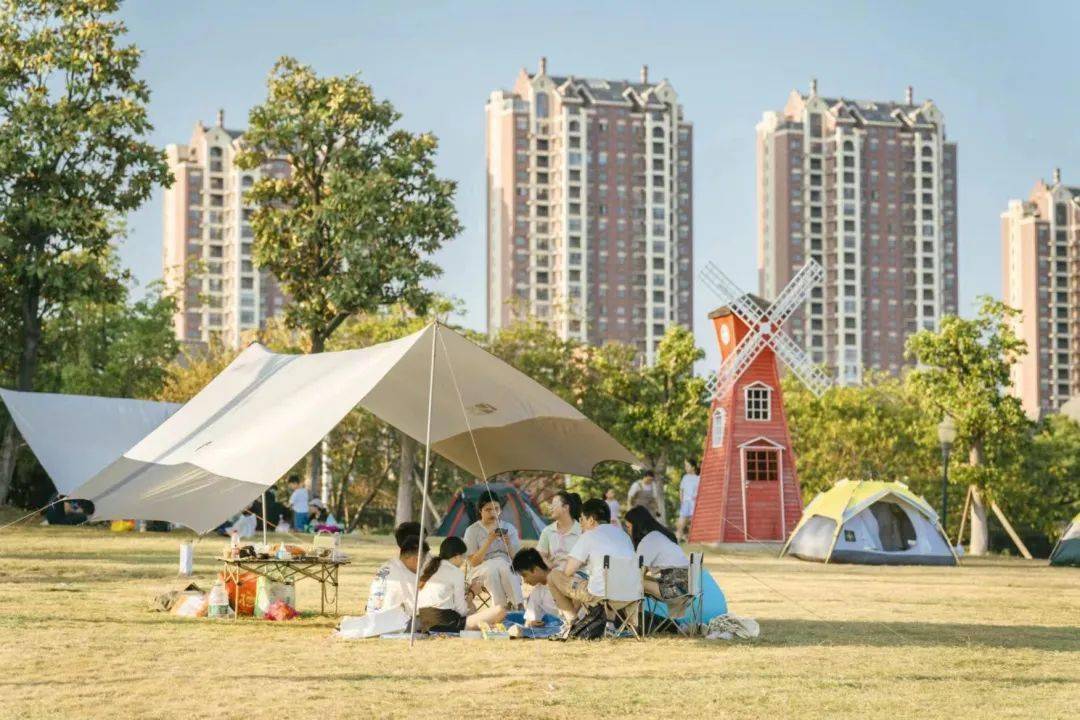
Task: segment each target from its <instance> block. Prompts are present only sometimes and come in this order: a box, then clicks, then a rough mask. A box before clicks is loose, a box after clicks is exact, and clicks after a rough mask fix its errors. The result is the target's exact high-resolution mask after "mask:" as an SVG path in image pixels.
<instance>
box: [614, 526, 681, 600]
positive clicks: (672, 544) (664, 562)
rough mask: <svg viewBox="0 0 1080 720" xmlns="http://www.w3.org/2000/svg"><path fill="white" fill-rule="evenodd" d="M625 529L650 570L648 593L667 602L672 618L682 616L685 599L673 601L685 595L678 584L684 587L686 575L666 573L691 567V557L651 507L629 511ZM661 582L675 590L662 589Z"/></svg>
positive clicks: (646, 590) (646, 579)
mask: <svg viewBox="0 0 1080 720" xmlns="http://www.w3.org/2000/svg"><path fill="white" fill-rule="evenodd" d="M626 529H627V532H629V533H630V539H631V540H632V541H633V543H634V547H635V548H636V550H637V555H638V557H639V558H641V564H642V565H644V566H645V568H646V570H647V571H648V572H647V575H646V577H645V594H646V595H649V596H650V597H654V598H656V599H658V600H664V601H665V602H666V603H667V605H668V615H669V616H670V617H681V616H682V615H683V613H684V612H685V609H686V604H687V602H686V600H683V599H679V600H676V601H674V602H672V601H671V600H670V598H672V596H673V595H680V594H683V593H682V592H680V588H679V586H678V583H683V584H685V582H686V573H685V572H682V573H679V572H675V573H672V572H670V571H669V572H666V573H665V572H663V571H665V570H669V569H670V568H681V569H685V568H689V567H690V558H688V557H687V556H686V553H685V552H683V549H682V548H681V547H679V543H678V542H677V541H676V540H675V534H674V533H673V532H671V531H670V530H668V529H667V528H666V527H664V526H663V525H662V524H661V523H660V521H659V520H657V519H656V517H655V516H654V515H653V514H652V513H651V512H649V510H648V508H645V507H643V506H641V505H635V506H634V507H632V508H630V510H629V511H627V513H626ZM662 582H664V583H668V584H671V585H672V587H670V588H669V587H665V588H663V589H662V588H661V587H660V585H661V583H662ZM683 592H684V591H683Z"/></svg>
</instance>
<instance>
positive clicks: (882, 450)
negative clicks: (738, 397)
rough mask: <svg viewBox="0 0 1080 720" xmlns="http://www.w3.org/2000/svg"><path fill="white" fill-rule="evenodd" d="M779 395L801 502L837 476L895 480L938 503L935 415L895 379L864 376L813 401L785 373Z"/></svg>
mask: <svg viewBox="0 0 1080 720" xmlns="http://www.w3.org/2000/svg"><path fill="white" fill-rule="evenodd" d="M783 391H784V407H785V410H786V412H787V417H788V425H789V428H790V430H791V440H792V445H793V450H794V453H795V457H796V460H797V464H798V474H799V484H800V486H801V487H802V492H803V498H804V499H805V500H810V499H811V498H813V497H814V496H815V495H816V494H817V493H819V492H822V491H824V490H827V489H829V488H830V487H832V486H833V484H834V483H835V482H836V481H837V480H840V479H842V478H850V479H852V480H870V479H876V480H899V481H901V482H904V483H907V484H908V485H910V486H911V487H912V489H913V490H915V491H916V492H918V493H920V494H925V495H926V496H927V497H928V498H934V497H937V495H936V494H935V493H936V492H938V490H937V487H938V486H937V485H936V483H937V482H939V477H940V472H941V464H940V463H941V459H940V452H941V451H940V449H939V447H938V443H937V439H936V436H935V432H936V427H937V422H938V420H939V417H938V416H936V415H935V414H934V412H933V411H932V410H931V409H929V408H926V407H923V406H922V404H921V403H919V402H918V398H917V397H916V396H912V395H911V394H910V393H908V391H907V388H906V387H905V385H904V384H903V383H902V382H901V381H899V380H897V379H896V378H893V377H891V376H888V375H870V376H868V377H866V378H865V380H864V382H863V384H862V385H861V386H834V387H832V388H830V389H829V390H828V391H827V392H826V393H825V394H824V395H822V396H821V397H820V398H818V397H815V396H814V394H813V393H811V392H810V391H809V390H807V389H806V387H805V386H804V385H803V384H802V383H801V382H799V381H798V380H797V379H796V378H794V377H793V376H791V375H788V376H786V377H785V378H784V380H783Z"/></svg>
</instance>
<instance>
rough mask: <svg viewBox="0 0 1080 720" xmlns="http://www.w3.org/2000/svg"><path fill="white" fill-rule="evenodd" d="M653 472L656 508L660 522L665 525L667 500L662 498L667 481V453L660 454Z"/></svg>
mask: <svg viewBox="0 0 1080 720" xmlns="http://www.w3.org/2000/svg"><path fill="white" fill-rule="evenodd" d="M653 472H655V473H656V478H655V479H654V480H653V484H654V485H656V490H654V492H655V493H656V510H657V512H659V513H660V517H659V520H660V522H662V523H663V524H664V525H667V500H666V499H665V498H664V485H665V484H666V483H667V453H664V454H661V455H660V458H659V460H657V461H656V465H655V467H653Z"/></svg>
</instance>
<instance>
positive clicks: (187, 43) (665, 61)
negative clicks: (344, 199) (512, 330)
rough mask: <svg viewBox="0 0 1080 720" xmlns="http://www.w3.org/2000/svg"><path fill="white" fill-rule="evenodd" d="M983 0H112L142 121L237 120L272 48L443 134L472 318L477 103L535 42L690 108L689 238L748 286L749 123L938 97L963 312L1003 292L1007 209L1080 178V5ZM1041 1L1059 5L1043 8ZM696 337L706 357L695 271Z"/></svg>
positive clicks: (175, 128) (707, 339)
mask: <svg viewBox="0 0 1080 720" xmlns="http://www.w3.org/2000/svg"><path fill="white" fill-rule="evenodd" d="M1018 10H1019V8H1018V6H1016V5H1015V3H1013V4H1006V3H1003V2H991V3H979V4H975V3H959V2H954V3H941V2H903V3H848V2H835V3H805V2H800V3H794V2H790V3H789V2H771V3H767V4H763V3H755V4H749V3H746V4H743V5H741V6H735V5H730V6H729V5H726V4H721V3H631V2H619V3H615V2H590V3H570V2H558V1H556V2H549V3H544V4H542V5H540V4H530V5H528V6H526V5H525V4H516V3H496V2H458V3H449V2H445V3H441V2H440V3H421V2H413V3H401V2H397V3H393V2H368V3H360V2H330V1H328V0H324V1H322V2H295V1H289V2H285V1H282V2H272V1H269V0H264V1H262V2H239V1H235V2H196V1H189V2H184V3H161V2H151V1H150V0H134V1H132V2H129V3H127V4H126V5H125V6H124V7H123V8H122V10H121V16H122V17H123V18H124V20H125V21H126V22H127V24H128V28H129V33H130V39H131V40H132V41H134V42H135V43H137V44H138V45H139V46H140V47H141V48H142V49H143V51H144V59H143V64H142V76H143V77H144V78H145V79H146V80H147V81H148V82H149V84H150V86H151V90H152V98H151V105H150V114H151V118H152V121H153V123H154V126H155V130H154V133H153V135H152V137H151V139H152V140H153V141H154V142H156V143H158V144H160V145H162V146H164V145H165V144H166V143H169V142H186V141H187V139H188V138H189V137H190V134H191V128H192V127H193V125H194V123H195V122H196V121H197V120H199V119H201V120H203V122H205V123H212V122H213V121H214V117H215V113H216V112H217V109H218V108H219V107H221V108H224V109H225V112H226V124H227V125H229V126H240V127H242V126H243V125H244V124H245V121H246V117H247V112H248V110H249V109H250V108H251V107H252V106H253V105H255V104H257V103H259V102H260V101H261V100H262V99H263V97H264V96H265V80H266V75H267V73H268V71H269V69H270V67H271V66H272V65H273V63H274V60H275V59H276V58H277V57H278V56H280V55H283V54H289V55H293V56H295V57H297V58H299V59H300V60H301V61H303V62H306V63H308V64H311V65H313V66H314V67H315V68H316V70H317V71H318V72H319V73H322V74H337V73H347V72H354V71H360V72H361V73H362V75H363V77H364V79H365V80H366V81H367V82H369V83H370V84H372V86H373V87H374V89H375V92H376V95H377V96H379V97H381V98H385V99H389V100H391V101H392V102H393V103H394V104H395V105H396V106H397V108H398V109H399V110H400V111H401V112H402V113H403V115H404V120H403V125H404V126H405V127H407V128H409V129H411V130H429V131H432V132H434V133H435V134H436V135H437V136H438V138H439V141H440V151H439V166H440V171H441V173H442V174H443V175H445V176H447V177H450V178H453V179H455V180H457V181H458V183H459V189H458V196H457V200H458V208H459V214H460V217H461V220H462V222H463V223H464V225H465V231H464V232H463V233H462V235H461V236H460V237H458V238H457V239H455V240H454V241H453V242H451V243H450V244H448V245H447V246H446V248H444V250H443V251H442V252H441V253H440V255H439V256H438V260H439V262H440V263H441V264H442V266H443V268H444V270H445V275H444V278H443V279H441V280H440V281H439V282H438V283H437V287H438V288H439V289H441V290H442V291H444V292H446V293H449V294H451V295H453V296H455V297H457V298H460V299H461V300H463V301H464V302H465V303H466V307H467V311H466V315H465V316H464V317H463V318H461V321H462V322H464V324H466V325H469V326H472V327H475V328H482V327H483V324H484V277H485V265H484V103H485V101H486V99H487V96H488V94H489V93H490V92H491V91H492V90H494V89H496V88H501V87H509V86H510V85H511V84H512V83H513V80H514V77H515V75H516V74H517V72H518V70H519V68H521V67H522V66H528V67H529V68H535V66H536V63H537V59H538V58H539V57H540V56H541V55H546V56H547V58H548V68H549V72H551V73H552V74H574V75H579V76H602V77H620V78H621V77H625V78H633V77H636V76H637V74H638V70H639V67H640V66H641V64H642V63H647V64H648V65H649V67H650V76H651V77H653V78H662V77H666V78H668V79H669V81H670V82H671V83H672V84H673V85H674V86H675V88H676V90H677V91H678V92H679V94H680V97H681V99H682V102H683V104H684V107H685V109H686V113H687V116H688V117H689V119H690V120H691V121H693V122H694V125H695V145H694V165H695V171H694V183H695V187H694V207H695V216H694V238H695V239H694V245H695V247H694V252H695V257H696V262H697V263H698V264H699V265H700V264H702V263H704V262H706V261H709V260H712V261H715V262H717V263H718V264H719V265H720V266H721V267H722V268H723V269H724V270H725V271H726V272H727V273H728V274H729V275H731V276H732V277H733V278H734V279H735V280H736V281H737V282H738V283H739V284H740V285H742V286H743V287H744V288H746V289H751V290H752V289H755V287H754V286H755V282H756V281H755V267H756V265H755V249H754V248H755V224H754V213H755V196H754V125H755V124H756V123H757V121H758V120H759V119H760V117H761V113H762V112H763V111H765V110H770V109H778V108H780V107H781V106H782V105H783V103H784V101H785V99H786V97H787V94H788V93H789V92H790V91H791V90H792V89H793V88H796V87H797V88H800V89H805V88H806V87H807V86H808V84H809V79H810V78H811V77H816V78H818V83H819V89H820V92H821V93H822V94H824V95H844V96H847V97H854V98H860V99H900V98H902V97H903V94H904V88H905V86H907V85H908V84H911V85H914V87H915V96H916V99H925V98H932V99H933V100H934V101H935V102H936V103H937V104H938V105H939V107H940V108H941V109H942V111H943V112H944V113H945V118H946V132H947V134H948V137H949V139H951V140H954V141H956V142H957V143H958V144H959V170H960V178H959V193H960V197H959V230H960V248H959V253H960V258H959V263H960V265H959V267H960V310H961V314H970V313H971V311H972V309H973V307H974V302H975V298H976V297H977V296H978V295H980V294H994V295H996V294H998V293H999V291H1000V284H1001V280H1000V237H999V215H1000V213H1001V211H1002V210H1004V208H1005V205H1006V203H1007V201H1008V200H1009V198H1013V197H1026V195H1027V193H1028V191H1029V190H1030V188H1031V186H1032V184H1033V183H1034V182H1035V181H1036V180H1037V179H1038V178H1040V177H1043V178H1048V177H1049V176H1050V174H1051V171H1052V169H1053V168H1054V167H1055V166H1060V167H1061V168H1062V172H1063V176H1064V180H1065V182H1067V183H1070V184H1071V183H1076V184H1080V133H1078V132H1077V126H1076V120H1077V117H1078V113H1080V108H1078V106H1077V105H1078V102H1080V93H1078V90H1080V83H1078V82H1077V81H1076V80H1075V79H1072V80H1070V76H1073V75H1074V71H1073V70H1072V65H1071V63H1070V62H1069V61H1070V53H1069V51H1070V50H1071V49H1072V48H1073V47H1074V40H1075V37H1074V33H1075V28H1076V27H1077V26H1078V22H1080V6H1071V8H1070V6H1068V4H1065V5H1059V6H1057V7H1055V8H1053V9H1052V11H1051V9H1050V8H1046V9H1043V10H1040V9H1039V8H1038V7H1036V6H1029V7H1028V10H1025V11H1024V12H1018ZM1051 13H1053V14H1051ZM129 223H130V235H129V238H128V239H127V241H126V242H125V244H124V247H123V251H122V252H123V257H124V258H125V260H126V262H127V264H128V265H129V266H130V267H131V268H132V269H133V270H134V272H135V274H136V276H137V277H138V278H139V280H140V281H142V282H144V283H145V282H146V281H148V280H153V279H155V278H157V277H159V276H160V274H161V196H160V192H159V193H157V194H156V195H155V197H154V199H153V200H152V201H151V202H149V203H148V204H147V205H146V206H145V207H143V208H142V209H140V210H139V211H137V212H136V213H133V214H132V216H131V217H130V220H129ZM695 304H696V310H697V313H696V314H697V318H696V325H695V330H696V331H697V333H698V343H699V344H700V345H702V346H703V347H705V348H706V349H707V350H708V351H709V354H710V357H715V355H714V353H713V349H714V346H715V341H714V339H713V338H712V337H711V335H710V331H709V329H708V325H707V322H706V320H705V313H706V312H707V311H708V310H710V309H711V307H712V305H713V304H714V303H713V300H712V298H711V296H710V291H709V290H708V289H707V288H704V287H702V286H700V284H696V286H695Z"/></svg>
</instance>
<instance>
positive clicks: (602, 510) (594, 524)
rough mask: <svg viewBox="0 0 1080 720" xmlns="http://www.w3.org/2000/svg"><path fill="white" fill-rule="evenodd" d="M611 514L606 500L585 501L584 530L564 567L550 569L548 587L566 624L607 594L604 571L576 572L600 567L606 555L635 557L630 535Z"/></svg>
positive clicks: (582, 518) (593, 499) (582, 526)
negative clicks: (612, 518)
mask: <svg viewBox="0 0 1080 720" xmlns="http://www.w3.org/2000/svg"><path fill="white" fill-rule="evenodd" d="M610 513H611V511H610V509H609V508H608V506H607V503H606V502H604V501H603V500H601V499H599V498H592V499H590V500H586V501H585V504H584V506H582V508H581V529H582V531H583V532H582V534H581V537H580V538H578V541H577V542H576V543H575V544H574V548H573V549H572V550H571V551H570V556H569V557H568V558H567V561H566V566H565V568H564V569H563V570H552V571H550V572H548V575H547V588H548V590H549V591H551V597H552V598H553V599H554V600H555V604H556V605H557V606H558V608H559V612H560V614H561V615H562V617H563V621H564V622H566V623H567V624H569V623H572V622H573V621H574V619H575V618H576V617H577V615H578V611H579V610H580V609H581V608H582V607H585V608H591V607H593V606H595V605H597V604H598V603H599V602H600V601H601V600H602V599H603V597H604V593H605V588H604V576H603V573H599V572H594V573H592V575H591V576H590V577H589V578H582V577H580V576H577V575H576V573H577V571H578V570H580V569H583V568H584V569H586V570H588V569H590V568H593V567H596V566H598V564H599V563H600V562H601V561H602V559H603V557H604V556H605V555H607V556H610V557H617V558H634V557H635V552H634V545H633V543H632V542H631V541H630V536H629V535H627V534H626V533H625V532H623V530H622V529H621V528H619V527H617V526H615V525H612V524H611V515H610Z"/></svg>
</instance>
